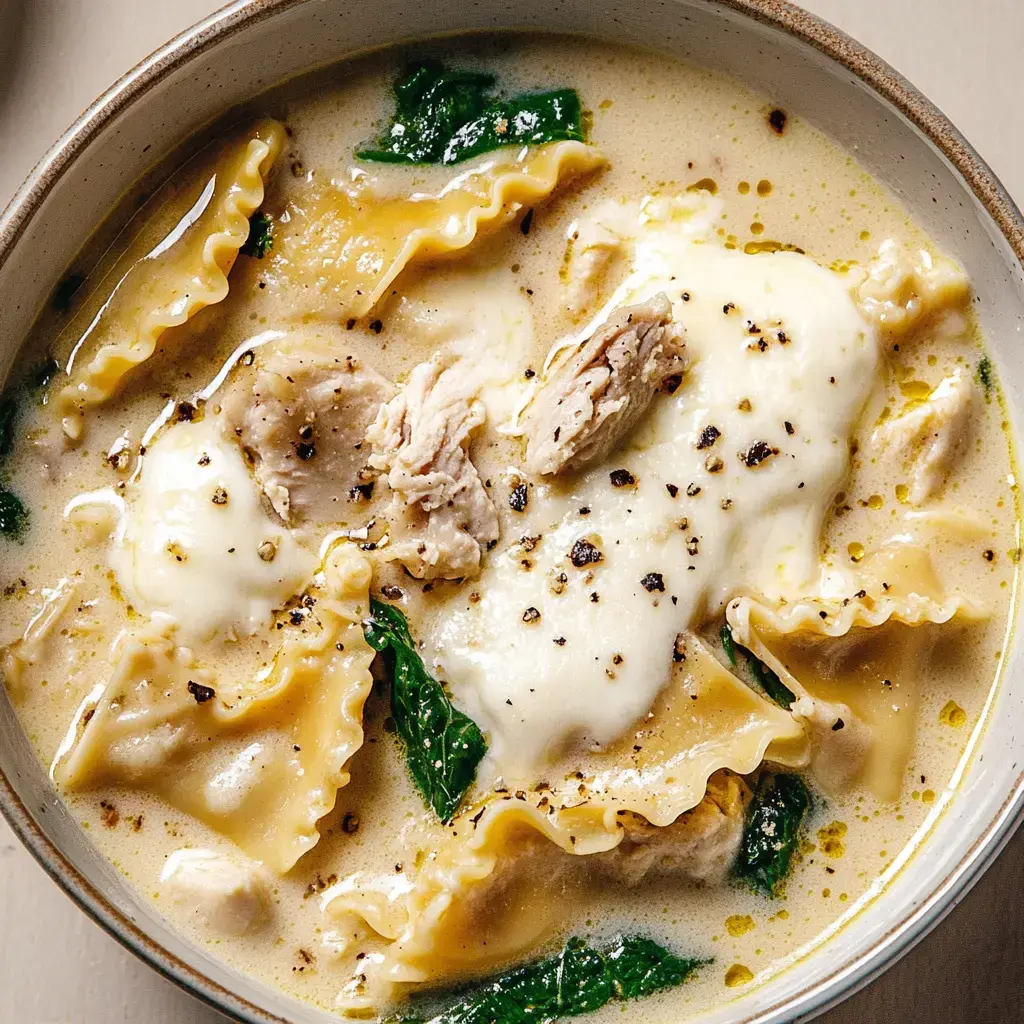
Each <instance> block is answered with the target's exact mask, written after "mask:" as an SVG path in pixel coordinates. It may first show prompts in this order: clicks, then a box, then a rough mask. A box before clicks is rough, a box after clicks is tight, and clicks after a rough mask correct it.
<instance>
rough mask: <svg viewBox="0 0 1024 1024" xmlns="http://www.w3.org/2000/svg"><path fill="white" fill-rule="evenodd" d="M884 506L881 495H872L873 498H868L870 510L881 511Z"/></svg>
mask: <svg viewBox="0 0 1024 1024" xmlns="http://www.w3.org/2000/svg"><path fill="white" fill-rule="evenodd" d="M883 504H884V502H883V500H882V496H881V495H880V494H872V495H871V497H870V498H868V508H874V509H879V508H881V507H882V505H883Z"/></svg>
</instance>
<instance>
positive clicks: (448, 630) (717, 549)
mask: <svg viewBox="0 0 1024 1024" xmlns="http://www.w3.org/2000/svg"><path fill="white" fill-rule="evenodd" d="M642 222H643V216H641V217H640V218H638V227H637V241H636V243H635V251H634V253H633V264H634V270H633V272H632V273H631V274H630V275H629V276H628V277H627V279H626V280H625V281H624V282H623V284H622V285H621V286H620V287H619V288H618V289H617V291H616V293H615V294H614V295H613V296H612V297H611V298H610V300H609V301H608V302H607V303H606V305H605V307H604V309H602V310H601V311H600V312H599V313H598V314H597V315H596V316H595V317H594V320H593V322H592V323H591V324H590V325H588V326H587V327H586V328H585V332H587V333H589V332H590V331H592V330H593V329H594V327H595V326H596V325H597V324H599V323H601V322H602V321H603V320H604V319H606V318H607V316H608V314H609V313H610V312H611V311H612V310H613V309H615V308H617V307H619V306H622V305H627V304H630V303H634V302H638V301H641V300H643V299H646V298H649V297H651V296H653V295H655V294H656V293H658V292H662V291H663V292H665V293H666V294H667V295H668V296H669V298H670V299H671V300H672V301H673V306H674V316H675V318H676V319H677V320H678V321H680V322H681V323H682V324H684V326H685V328H686V344H687V352H688V356H689V359H690V363H691V366H690V369H689V371H688V373H687V374H686V376H685V378H684V381H683V384H682V386H681V387H680V388H679V389H678V391H677V392H676V393H675V395H674V396H672V397H668V396H658V397H657V398H656V401H655V403H654V406H653V408H652V410H651V412H650V414H649V416H648V418H647V420H646V421H645V422H644V423H642V424H641V426H640V428H639V429H638V430H637V431H636V432H635V434H634V435H633V436H632V437H631V438H628V439H627V440H626V444H625V445H624V449H623V450H622V451H621V452H619V453H618V454H616V455H613V456H612V457H611V460H610V461H609V462H608V463H607V464H604V465H598V466H595V467H592V468H591V469H590V470H588V472H587V473H586V474H585V475H583V476H578V477H572V478H568V479H566V480H564V481H562V480H556V481H555V482H554V483H551V484H540V483H538V484H536V485H534V486H531V488H530V500H529V505H528V508H527V510H526V512H525V513H524V514H523V517H522V533H523V535H524V536H526V537H528V538H537V537H539V538H540V540H539V541H538V540H533V539H531V540H528V541H527V543H526V544H525V545H521V544H520V545H515V544H514V545H513V546H512V547H511V548H509V549H506V550H505V551H504V552H501V553H497V552H496V553H495V556H493V557H492V560H491V562H490V564H489V565H488V566H487V568H486V569H485V571H484V573H483V576H482V578H481V579H480V581H479V583H478V585H476V586H474V588H473V589H474V592H475V593H476V594H479V600H476V601H475V602H474V601H470V600H467V596H463V595H462V594H456V595H454V596H453V598H452V599H451V600H450V601H449V602H448V603H447V604H446V605H445V606H443V607H442V610H441V613H440V614H439V615H438V616H437V618H436V620H435V621H434V623H433V625H432V628H430V630H429V632H428V635H427V647H428V652H429V654H430V656H431V657H432V660H433V662H434V664H435V665H436V666H437V668H438V671H439V672H440V674H441V676H442V677H443V678H445V679H447V680H449V681H450V683H451V686H452V689H453V690H454V692H455V693H456V695H457V697H458V698H459V700H460V701H461V702H462V703H463V705H464V706H465V707H466V708H467V710H468V711H469V713H470V714H471V715H472V716H473V717H474V718H475V719H476V720H477V721H478V722H480V723H481V725H482V726H483V727H484V728H485V729H487V730H488V731H489V733H490V736H491V751H492V754H493V756H494V758H495V760H496V761H497V762H498V765H499V767H500V768H501V769H502V770H508V771H519V770H522V769H524V768H525V767H526V766H528V765H536V764H538V763H542V762H543V761H544V760H545V759H546V758H548V757H550V756H552V755H554V754H556V753H557V752H558V750H559V749H560V748H562V747H563V746H564V745H565V744H566V743H567V742H569V741H582V742H585V743H590V744H596V745H604V744H608V743H610V742H611V741H613V740H614V739H615V738H616V737H618V736H619V735H621V734H622V732H623V730H624V729H626V728H628V727H629V725H630V723H632V722H635V721H636V720H637V719H638V718H639V717H640V716H641V715H644V714H646V713H647V712H648V709H649V708H650V707H651V705H652V703H653V702H654V699H655V697H656V696H657V694H658V693H659V692H660V691H661V689H662V688H663V687H664V686H665V685H666V683H667V682H668V680H669V676H670V669H671V665H672V653H673V645H674V641H675V638H676V636H677V634H678V633H680V632H681V631H683V630H685V629H687V628H694V627H696V626H698V625H699V624H701V623H702V622H704V621H705V620H706V619H707V618H708V617H709V616H711V615H714V614H716V613H720V612H721V610H722V608H723V606H724V604H725V602H726V601H727V600H728V599H729V597H730V596H731V595H733V594H734V593H736V592H737V591H738V590H739V589H740V588H746V589H753V590H756V591H759V592H761V593H762V594H764V595H766V596H768V597H771V598H773V599H778V598H783V597H786V596H797V595H799V594H800V593H801V591H802V590H805V589H806V587H807V586H808V584H809V583H810V582H811V581H812V580H813V579H814V578H815V577H816V575H817V572H818V565H819V543H820V540H819V539H820V533H821V526H822V521H823V519H824V515H825V512H826V510H827V508H828V506H829V503H830V501H831V499H832V497H833V496H834V494H835V492H836V490H837V489H838V487H839V486H840V483H841V481H842V480H843V478H844V476H845V474H846V472H847V469H848V446H849V438H850V434H851V431H852V429H853V427H854V425H855V423H856V421H857V419H858V416H859V414H860V411H861V408H862V407H863V405H864V402H865V399H866V397H867V395H868V392H869V390H870V388H871V386H872V384H873V382H874V378H875V369H876V363H877V359H878V346H877V342H876V338H875V333H874V331H873V329H872V328H871V327H869V326H868V324H867V323H866V322H865V321H864V320H863V318H862V317H861V315H860V314H859V312H858V310H857V308H856V306H855V305H854V303H853V301H852V299H851V297H850V295H849V293H848V291H847V289H846V287H845V286H844V284H843V283H842V281H841V280H840V279H839V278H838V277H837V276H835V275H833V274H832V273H830V272H829V271H827V270H824V269H823V268H821V267H820V266H818V265H817V264H816V263H814V262H813V261H812V260H811V259H809V258H807V257H806V256H803V255H800V254H796V253H788V252H780V253H775V254H770V255H769V254H765V255H757V256H750V255H746V254H744V253H741V252H735V251H728V250H725V249H722V248H719V247H717V246H714V245H710V244H704V243H702V242H701V241H700V240H695V239H693V238H691V237H687V233H686V232H681V231H676V230H674V229H673V227H672V225H671V224H668V225H660V224H659V223H658V222H656V221H652V220H647V221H646V224H645V225H644V226H642V227H641V226H640V224H641V223H642ZM684 293H685V298H684ZM780 332H781V333H780ZM759 342H763V343H764V344H763V350H762V346H760V345H759V344H758V343H759ZM572 344H573V342H572V341H570V342H569V343H567V344H566V345H565V346H556V349H555V350H554V351H553V353H552V355H551V357H549V360H548V363H549V365H551V364H552V363H555V362H557V359H558V355H559V353H560V352H561V351H562V349H563V348H571V346H572ZM787 424H788V426H787ZM708 426H714V427H715V428H716V429H717V430H718V431H719V436H717V438H716V439H715V440H714V442H713V443H712V444H709V445H708V446H706V447H703V448H698V442H699V439H700V437H701V434H702V431H704V429H705V428H706V427H708ZM762 444H763V445H764V446H766V447H767V449H768V450H769V451H771V452H772V453H773V454H771V455H770V457H768V458H767V459H765V460H764V461H762V462H760V464H758V465H754V466H751V465H748V464H747V463H748V462H751V461H756V452H757V448H756V447H752V446H758V445H762ZM746 453H752V454H751V455H750V456H749V457H748V456H746ZM615 469H626V470H628V471H629V472H630V473H631V474H632V475H633V477H634V478H635V481H636V483H635V485H634V486H625V487H615V486H613V485H612V483H611V481H610V478H609V473H610V472H611V471H612V470H615ZM670 485H671V488H672V489H675V494H676V496H673V494H672V493H671V492H670ZM579 541H587V542H589V543H590V544H592V545H593V547H594V548H596V549H597V550H598V551H599V552H600V553H601V560H600V561H599V562H596V563H591V564H586V565H584V566H582V567H576V566H575V565H574V564H573V562H572V561H571V559H570V557H569V556H570V553H571V552H572V550H573V548H574V546H575V545H576V544H577V542H579ZM528 549H529V550H528ZM651 574H660V578H659V577H658V576H652V575H651ZM645 579H646V586H645V584H644V582H643V581H644V580H645ZM662 585H663V587H664V589H663V590H662V589H660V587H661V586H662ZM534 612H536V613H539V615H537V614H534Z"/></svg>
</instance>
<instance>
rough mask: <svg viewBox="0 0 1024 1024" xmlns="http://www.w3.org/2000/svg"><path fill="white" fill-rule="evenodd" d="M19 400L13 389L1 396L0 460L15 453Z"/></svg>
mask: <svg viewBox="0 0 1024 1024" xmlns="http://www.w3.org/2000/svg"><path fill="white" fill-rule="evenodd" d="M19 412H20V409H19V408H18V400H17V398H15V396H14V394H13V393H12V391H11V389H10V388H8V390H6V391H4V392H3V393H2V394H0V459H5V458H7V456H8V455H10V454H11V452H12V451H14V428H15V427H16V426H17V423H18V414H19Z"/></svg>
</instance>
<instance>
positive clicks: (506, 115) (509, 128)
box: [356, 61, 586, 164]
mask: <svg viewBox="0 0 1024 1024" xmlns="http://www.w3.org/2000/svg"><path fill="white" fill-rule="evenodd" d="M495 81H496V80H495V77H494V75H491V74H487V73H484V72H478V71H458V70H446V69H445V67H444V65H443V64H440V63H438V62H436V61H425V62H423V63H421V64H419V65H416V66H414V67H413V68H412V69H411V70H410V71H409V72H408V74H406V76H405V77H404V78H401V79H399V80H398V81H397V82H396V83H395V85H394V87H393V89H394V94H395V113H394V116H393V117H392V119H391V123H390V124H389V125H388V127H387V129H386V130H385V131H384V133H383V134H382V135H380V137H379V138H377V139H376V140H375V141H374V142H373V143H372V144H370V145H368V146H367V147H366V148H364V149H361V150H358V151H357V152H356V156H357V157H359V158H360V159H361V160H378V161H386V162H388V163H410V164H454V163H458V162H459V161H461V160H468V159H469V158H470V157H474V156H478V155H479V154H481V153H487V152H490V151H491V150H493V149H498V148H500V147H501V146H522V145H531V144H536V143H540V142H554V141H556V140H559V139H577V140H579V141H581V142H582V141H585V139H586V131H585V129H584V126H583V115H582V112H581V110H580V98H579V96H578V94H577V93H576V90H575V89H557V90H555V91H553V92H543V93H534V94H529V95H523V96H516V97H514V98H512V99H497V98H495V97H494V95H493V89H494V85H495Z"/></svg>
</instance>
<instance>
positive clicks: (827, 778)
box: [790, 697, 872, 794]
mask: <svg viewBox="0 0 1024 1024" xmlns="http://www.w3.org/2000/svg"><path fill="white" fill-rule="evenodd" d="M790 711H791V712H792V715H793V717H794V718H795V719H796V720H797V721H798V722H801V723H802V724H803V725H805V726H806V727H807V729H808V731H809V732H810V735H811V743H812V746H813V752H812V754H811V771H812V772H813V774H814V778H815V780H816V781H817V782H818V783H819V784H820V785H821V787H822V788H823V789H824V790H825V792H827V793H831V794H838V793H842V792H844V791H845V790H847V789H849V787H850V785H851V784H852V783H853V782H854V780H855V779H856V778H857V776H858V775H859V774H860V772H861V769H862V768H863V767H864V762H865V760H866V759H867V756H868V751H869V750H870V748H871V742H872V736H871V729H870V727H869V726H867V725H865V723H864V722H862V721H861V720H860V719H859V718H858V717H857V716H856V715H855V714H854V713H853V712H852V711H851V710H850V708H849V707H848V706H847V705H846V704H835V703H832V702H831V701H826V700H814V699H813V698H811V697H801V698H800V699H799V700H796V701H794V702H793V706H792V707H791V708H790Z"/></svg>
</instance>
